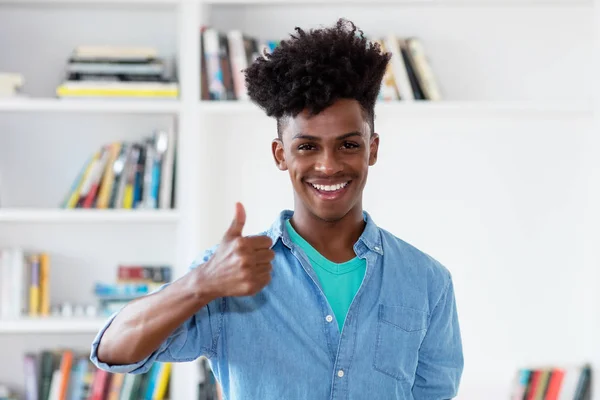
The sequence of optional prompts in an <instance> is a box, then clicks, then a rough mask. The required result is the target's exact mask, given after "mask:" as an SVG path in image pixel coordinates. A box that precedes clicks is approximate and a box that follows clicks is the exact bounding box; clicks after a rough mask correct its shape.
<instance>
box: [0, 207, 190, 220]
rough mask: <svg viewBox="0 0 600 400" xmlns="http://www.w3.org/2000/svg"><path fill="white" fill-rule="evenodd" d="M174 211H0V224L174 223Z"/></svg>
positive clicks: (176, 216)
mask: <svg viewBox="0 0 600 400" xmlns="http://www.w3.org/2000/svg"><path fill="white" fill-rule="evenodd" d="M178 219H179V213H178V212H177V211H176V210H156V211H155V210H137V209H132V210H112V209H111V210H96V209H91V210H81V209H74V210H71V209H69V210H63V209H48V210H44V209H0V222H25V223H41V222H45V223H91V222H93V223H176V222H177V221H178Z"/></svg>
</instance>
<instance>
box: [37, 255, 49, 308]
mask: <svg viewBox="0 0 600 400" xmlns="http://www.w3.org/2000/svg"><path fill="white" fill-rule="evenodd" d="M39 312H40V315H41V316H42V317H47V316H49V315H50V255H49V254H48V253H41V254H40V309H39Z"/></svg>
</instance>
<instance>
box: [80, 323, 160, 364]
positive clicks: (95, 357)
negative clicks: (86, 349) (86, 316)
mask: <svg viewBox="0 0 600 400" xmlns="http://www.w3.org/2000/svg"><path fill="white" fill-rule="evenodd" d="M117 314H118V312H116V313H114V314H113V315H111V316H110V317H109V319H108V320H107V321H106V323H105V324H104V326H103V327H102V328H101V329H100V331H99V332H98V334H97V335H96V338H95V339H94V341H93V342H92V348H91V352H90V360H91V361H92V363H94V365H95V366H96V367H98V368H100V369H103V370H105V371H108V372H112V373H135V372H139V373H143V372H146V371H147V370H148V369H149V368H150V365H149V362H148V361H149V360H150V358H151V357H152V355H151V356H149V357H147V358H146V359H144V360H141V361H138V362H136V363H133V364H122V365H109V364H106V363H104V362H102V361H100V360H99V359H98V346H99V345H100V339H102V336H103V335H104V332H106V330H107V329H108V327H109V326H110V324H111V323H112V321H113V320H114V319H115V317H116V316H117Z"/></svg>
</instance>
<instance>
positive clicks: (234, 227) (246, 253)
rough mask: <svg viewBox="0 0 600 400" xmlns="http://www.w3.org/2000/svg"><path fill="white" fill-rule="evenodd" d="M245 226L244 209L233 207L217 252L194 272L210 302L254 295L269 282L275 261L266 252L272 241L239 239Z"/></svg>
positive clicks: (270, 251) (264, 237)
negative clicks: (199, 275)
mask: <svg viewBox="0 0 600 400" xmlns="http://www.w3.org/2000/svg"><path fill="white" fill-rule="evenodd" d="M245 223H246V211H245V210H244V206H242V204H241V203H236V209H235V215H234V218H233V221H232V222H231V225H230V226H229V228H228V229H227V231H226V232H225V234H224V235H223V239H222V240H221V243H220V244H219V246H218V248H217V251H215V254H214V255H213V256H212V257H211V258H210V260H208V261H207V262H206V264H205V265H203V266H202V267H201V268H198V270H199V272H200V273H201V275H202V279H201V284H202V285H204V288H203V289H204V290H205V291H206V292H208V293H211V297H213V298H218V297H226V296H251V295H255V294H256V293H258V292H260V291H261V290H262V289H263V288H264V287H265V286H266V285H267V284H268V283H269V282H270V281H271V269H272V267H271V261H272V260H273V258H274V257H275V253H274V252H273V250H271V249H270V247H271V244H272V240H271V238H270V237H268V236H252V237H244V236H242V230H243V228H244V224H245Z"/></svg>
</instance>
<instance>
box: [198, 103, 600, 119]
mask: <svg viewBox="0 0 600 400" xmlns="http://www.w3.org/2000/svg"><path fill="white" fill-rule="evenodd" d="M198 107H199V111H200V112H201V113H204V114H227V113H248V114H252V113H254V114H256V115H264V114H263V112H262V110H261V109H260V108H259V107H258V106H256V105H255V104H253V103H251V102H249V101H201V102H200V103H199V106H198ZM375 113H376V114H377V115H378V116H385V117H386V118H387V117H389V116H394V115H401V116H403V117H405V116H407V115H408V116H410V115H423V114H428V115H434V114H435V115H449V116H452V115H457V116H460V115H467V116H474V117H477V116H485V115H495V114H498V115H500V114H508V115H514V116H519V115H530V114H531V115H532V114H539V113H542V114H581V115H589V116H590V117H591V116H592V107H591V105H589V106H588V105H585V104H568V103H547V104H546V103H534V102H487V101H481V102H477V101H439V102H432V101H415V102H402V101H396V102H379V103H377V105H376V107H375Z"/></svg>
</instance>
